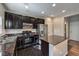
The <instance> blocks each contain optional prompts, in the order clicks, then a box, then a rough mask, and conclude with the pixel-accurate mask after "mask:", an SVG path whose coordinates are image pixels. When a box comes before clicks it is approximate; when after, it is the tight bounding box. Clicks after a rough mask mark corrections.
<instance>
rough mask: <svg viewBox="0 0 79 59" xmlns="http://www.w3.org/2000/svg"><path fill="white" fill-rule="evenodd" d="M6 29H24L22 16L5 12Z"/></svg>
mask: <svg viewBox="0 0 79 59" xmlns="http://www.w3.org/2000/svg"><path fill="white" fill-rule="evenodd" d="M4 24H5V29H22V16H21V15H17V14H13V13H8V12H5V22H4Z"/></svg>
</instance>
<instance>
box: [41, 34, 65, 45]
mask: <svg viewBox="0 0 79 59" xmlns="http://www.w3.org/2000/svg"><path fill="white" fill-rule="evenodd" d="M41 40H44V41H46V42H47V43H49V44H52V45H57V44H59V43H61V42H63V41H64V40H66V39H65V37H64V36H58V35H50V36H48V37H47V39H46V38H45V39H41Z"/></svg>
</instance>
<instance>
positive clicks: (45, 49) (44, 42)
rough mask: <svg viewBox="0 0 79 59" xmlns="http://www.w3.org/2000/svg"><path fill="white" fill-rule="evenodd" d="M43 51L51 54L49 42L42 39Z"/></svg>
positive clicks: (46, 54) (45, 54) (44, 53)
mask: <svg viewBox="0 0 79 59" xmlns="http://www.w3.org/2000/svg"><path fill="white" fill-rule="evenodd" d="M41 51H42V54H43V55H44V56H48V55H49V43H48V42H46V41H43V40H41Z"/></svg>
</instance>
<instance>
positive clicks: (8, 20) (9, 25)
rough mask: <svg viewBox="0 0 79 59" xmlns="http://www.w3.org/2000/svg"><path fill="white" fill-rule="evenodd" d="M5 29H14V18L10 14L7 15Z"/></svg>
mask: <svg viewBox="0 0 79 59" xmlns="http://www.w3.org/2000/svg"><path fill="white" fill-rule="evenodd" d="M4 24H5V28H6V29H12V28H13V16H12V14H10V13H5V23H4Z"/></svg>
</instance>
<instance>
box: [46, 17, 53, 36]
mask: <svg viewBox="0 0 79 59" xmlns="http://www.w3.org/2000/svg"><path fill="white" fill-rule="evenodd" d="M52 20H53V18H50V17H48V18H46V19H45V24H47V26H48V36H50V35H53V22H52Z"/></svg>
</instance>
